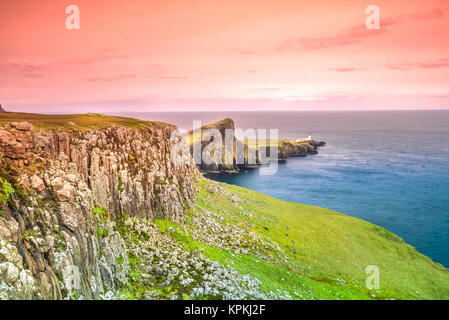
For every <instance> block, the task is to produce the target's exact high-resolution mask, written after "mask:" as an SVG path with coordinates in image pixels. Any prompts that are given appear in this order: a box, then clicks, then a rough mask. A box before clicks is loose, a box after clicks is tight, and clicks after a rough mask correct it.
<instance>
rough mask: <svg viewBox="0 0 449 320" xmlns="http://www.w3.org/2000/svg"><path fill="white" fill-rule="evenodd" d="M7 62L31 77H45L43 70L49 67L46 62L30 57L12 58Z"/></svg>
mask: <svg viewBox="0 0 449 320" xmlns="http://www.w3.org/2000/svg"><path fill="white" fill-rule="evenodd" d="M7 64H8V65H10V66H12V67H13V68H14V69H16V70H17V71H18V72H20V73H21V74H22V75H23V76H25V77H29V78H38V77H43V72H44V71H45V69H46V68H47V65H46V64H44V63H41V62H37V61H33V60H29V59H12V60H10V61H8V62H7Z"/></svg>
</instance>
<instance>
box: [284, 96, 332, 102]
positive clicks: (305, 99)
mask: <svg viewBox="0 0 449 320" xmlns="http://www.w3.org/2000/svg"><path fill="white" fill-rule="evenodd" d="M283 100H284V101H326V100H327V98H326V97H287V98H284V99H283Z"/></svg>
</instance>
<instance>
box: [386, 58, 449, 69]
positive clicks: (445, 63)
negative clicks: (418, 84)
mask: <svg viewBox="0 0 449 320" xmlns="http://www.w3.org/2000/svg"><path fill="white" fill-rule="evenodd" d="M385 66H386V67H387V68H388V69H391V70H410V69H435V68H449V58H442V59H437V60H434V61H429V62H411V63H410V62H406V63H391V64H386V65H385Z"/></svg>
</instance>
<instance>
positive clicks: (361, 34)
mask: <svg viewBox="0 0 449 320" xmlns="http://www.w3.org/2000/svg"><path fill="white" fill-rule="evenodd" d="M446 15H447V9H434V10H430V11H426V12H414V13H409V14H401V15H398V16H395V17H391V18H383V19H382V18H381V20H380V29H378V30H368V29H367V28H366V26H365V25H364V24H363V23H361V24H358V25H354V26H352V27H350V28H347V29H345V30H343V31H342V32H340V33H338V34H334V35H331V36H323V37H300V38H296V39H287V40H285V41H284V42H283V43H282V44H281V45H280V46H279V48H278V49H277V50H278V51H283V50H291V49H294V50H302V51H312V50H320V49H327V48H332V47H339V46H347V45H352V44H356V43H360V42H362V41H364V40H366V39H368V38H372V37H376V36H379V35H383V34H386V33H387V32H388V30H389V28H390V27H392V26H395V25H398V24H402V23H409V22H414V21H420V20H431V19H438V18H442V17H444V16H446Z"/></svg>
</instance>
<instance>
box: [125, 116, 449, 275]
mask: <svg viewBox="0 0 449 320" xmlns="http://www.w3.org/2000/svg"><path fill="white" fill-rule="evenodd" d="M121 115H126V116H131V117H136V118H140V119H144V120H154V121H163V122H168V123H173V124H176V125H177V126H178V127H179V128H183V129H192V125H193V121H194V120H195V121H201V122H202V124H208V123H212V122H216V121H219V120H222V119H224V118H231V119H233V120H234V123H235V127H236V128H241V129H243V130H246V129H256V131H257V129H267V130H269V129H278V135H279V138H282V139H296V138H299V137H306V136H307V135H308V134H309V133H311V134H312V137H313V139H314V140H317V141H325V142H326V146H324V147H322V148H320V149H319V153H318V154H317V155H308V156H306V157H293V158H290V159H289V160H288V161H286V162H283V163H279V165H278V170H277V173H276V174H275V175H261V174H260V169H254V170H250V171H248V172H246V173H239V174H237V175H227V174H221V175H213V176H210V177H211V178H213V179H215V180H218V181H222V182H226V183H229V184H234V185H238V186H242V187H245V188H248V189H252V190H256V191H259V192H262V193H265V194H268V195H270V196H273V197H277V198H280V199H283V200H287V201H294V202H299V203H304V204H309V205H315V206H320V207H325V208H329V209H332V210H335V211H338V212H342V213H345V214H348V215H351V216H354V217H357V218H361V219H364V220H367V221H369V222H372V223H374V224H377V225H379V226H382V227H384V228H386V229H388V230H389V231H391V232H393V233H395V234H397V235H398V236H400V237H401V238H403V239H404V240H405V241H406V242H407V243H409V244H411V245H413V246H414V247H415V248H416V249H417V250H418V251H419V252H421V253H423V254H425V255H427V256H429V257H430V258H432V259H433V260H434V261H436V262H438V263H441V264H442V265H444V266H445V267H446V268H449V110H447V111H445V110H439V111H436V110H435V111H424V110H423V111H335V112H328V111H317V112H305V111H304V112H290V111H279V112H148V113H122V114H121Z"/></svg>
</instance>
